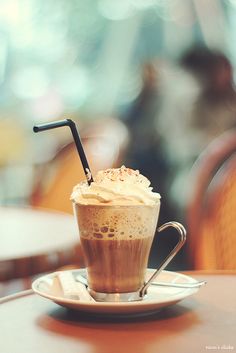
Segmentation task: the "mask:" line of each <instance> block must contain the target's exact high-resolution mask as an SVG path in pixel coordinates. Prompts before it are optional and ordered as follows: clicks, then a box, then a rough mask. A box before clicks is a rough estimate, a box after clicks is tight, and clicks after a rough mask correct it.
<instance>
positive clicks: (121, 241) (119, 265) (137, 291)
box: [73, 203, 186, 302]
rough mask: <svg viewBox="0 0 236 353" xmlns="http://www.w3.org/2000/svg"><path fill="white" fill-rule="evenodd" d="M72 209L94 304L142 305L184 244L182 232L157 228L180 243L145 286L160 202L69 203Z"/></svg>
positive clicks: (167, 224) (182, 228)
mask: <svg viewBox="0 0 236 353" xmlns="http://www.w3.org/2000/svg"><path fill="white" fill-rule="evenodd" d="M73 206H74V214H75V217H76V220H77V223H78V227H79V233H80V240H81V245H82V249H83V253H84V258H85V266H86V269H87V281H88V289H89V292H90V294H91V295H92V296H93V298H94V299H95V300H96V301H106V302H111V301H115V302H122V301H134V300H142V299H143V297H144V296H145V294H146V292H147V288H148V287H149V285H150V284H151V283H152V281H153V280H154V279H155V278H156V277H157V275H158V274H159V273H160V272H161V271H162V270H163V269H164V268H165V267H166V266H167V264H168V263H169V262H170V261H171V260H172V259H173V257H174V256H175V255H176V254H177V252H178V251H179V250H180V248H181V247H182V246H183V244H184V242H185V240H186V231H185V229H184V227H183V226H182V225H181V224H180V223H177V222H168V223H165V224H163V225H162V226H161V227H159V228H158V229H157V230H158V231H159V232H160V231H162V230H164V229H166V228H168V227H174V228H175V229H176V230H177V232H178V235H179V241H178V243H177V245H176V246H175V247H174V249H173V250H172V251H171V252H170V253H169V255H168V256H167V257H166V258H165V260H164V261H163V263H162V264H161V265H160V267H159V268H158V269H157V270H156V271H155V272H154V273H153V275H152V276H151V278H149V280H148V281H147V282H145V277H146V271H147V266H148V258H149V254H150V250H151V246H152V242H153V239H154V235H155V232H156V227H157V222H158V217H159V211H160V203H159V204H157V205H153V206H149V205H125V206H123V205H120V206H118V205H80V204H76V203H73Z"/></svg>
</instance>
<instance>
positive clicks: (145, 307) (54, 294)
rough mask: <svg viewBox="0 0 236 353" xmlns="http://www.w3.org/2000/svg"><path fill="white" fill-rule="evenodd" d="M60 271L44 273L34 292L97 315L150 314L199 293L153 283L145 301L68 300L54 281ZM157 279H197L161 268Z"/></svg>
mask: <svg viewBox="0 0 236 353" xmlns="http://www.w3.org/2000/svg"><path fill="white" fill-rule="evenodd" d="M153 271H154V270H152V269H148V271H147V278H149V277H150V275H151V274H152V272H153ZM70 272H71V273H72V274H73V275H74V276H75V277H76V276H77V275H78V274H80V275H83V276H86V270H85V269H78V270H72V271H70ZM56 277H57V272H54V273H51V274H48V275H45V276H42V277H40V278H38V279H36V280H35V281H34V282H33V283H32V288H33V290H34V292H35V293H37V294H39V295H40V296H42V297H45V298H47V299H50V300H52V301H54V302H55V303H57V304H59V305H61V306H64V307H66V308H70V309H74V310H79V311H83V312H89V313H96V314H101V313H103V314H118V315H124V314H125V315H127V314H128V315H129V314H138V313H148V312H153V311H157V310H160V309H161V308H164V307H167V306H169V305H173V304H175V303H177V302H179V301H180V300H183V299H184V298H186V297H188V296H190V295H192V294H194V293H196V292H197V291H198V290H199V288H173V287H158V286H154V285H151V286H150V287H149V288H148V294H147V296H146V297H145V298H144V299H143V300H142V301H134V302H122V303H116V302H110V303H108V302H89V301H81V300H74V299H68V298H65V297H64V296H63V293H62V289H61V287H60V285H59V284H58V282H56V281H55V278H56ZM157 281H160V282H167V283H194V282H196V280H195V279H193V278H192V277H189V276H186V275H183V274H181V273H177V272H170V271H162V272H161V273H160V274H159V276H158V278H157Z"/></svg>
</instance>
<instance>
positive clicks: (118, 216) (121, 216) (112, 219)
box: [75, 205, 160, 240]
mask: <svg viewBox="0 0 236 353" xmlns="http://www.w3.org/2000/svg"><path fill="white" fill-rule="evenodd" d="M75 208H76V212H77V218H78V224H79V230H80V236H81V237H83V238H86V239H98V240H112V239H113V240H131V239H141V238H145V237H150V236H153V234H154V233H155V229H156V223H157V221H156V220H157V219H158V214H159V208H160V206H159V205H155V206H146V205H145V206H127V207H126V206H120V207H119V206H115V207H114V206H88V205H87V206H83V205H75Z"/></svg>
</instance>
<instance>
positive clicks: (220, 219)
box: [187, 130, 236, 270]
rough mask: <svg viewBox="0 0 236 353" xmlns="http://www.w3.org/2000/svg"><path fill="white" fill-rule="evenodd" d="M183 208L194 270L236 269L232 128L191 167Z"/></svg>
mask: <svg viewBox="0 0 236 353" xmlns="http://www.w3.org/2000/svg"><path fill="white" fill-rule="evenodd" d="M192 177H193V184H192V196H191V200H190V202H189V205H188V207H187V225H188V231H189V237H188V254H189V259H190V262H191V266H192V268H194V269H209V270H211V269H219V270H220V269H221V270H225V269H228V270H229V269H236V130H231V131H228V132H226V133H224V134H223V135H221V136H219V137H218V138H216V139H215V140H214V141H213V142H212V143H211V144H210V145H209V146H208V147H207V148H206V150H205V151H204V152H203V153H202V154H201V155H200V156H199V158H198V159H197V161H196V162H195V164H194V167H193V169H192Z"/></svg>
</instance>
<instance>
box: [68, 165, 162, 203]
mask: <svg viewBox="0 0 236 353" xmlns="http://www.w3.org/2000/svg"><path fill="white" fill-rule="evenodd" d="M160 198H161V196H160V194H158V193H156V192H153V191H152V187H151V186H150V181H149V180H148V179H147V178H146V177H145V176H143V175H142V174H140V172H139V171H138V170H133V169H130V168H126V167H125V166H122V167H121V168H113V169H107V170H102V171H99V172H98V173H97V175H96V176H95V177H94V181H93V182H92V183H91V184H90V185H88V184H87V182H85V181H84V182H81V183H79V184H78V185H76V186H75V187H74V189H73V192H72V194H71V200H72V201H74V202H76V203H78V204H83V205H97V204H103V205H138V204H145V205H155V204H157V203H159V202H160Z"/></svg>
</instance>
